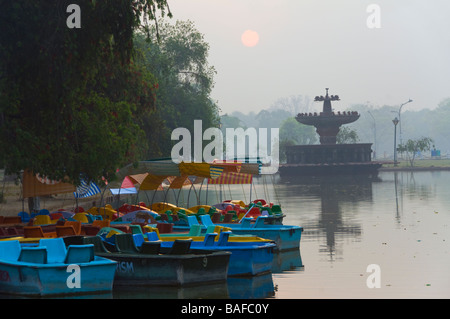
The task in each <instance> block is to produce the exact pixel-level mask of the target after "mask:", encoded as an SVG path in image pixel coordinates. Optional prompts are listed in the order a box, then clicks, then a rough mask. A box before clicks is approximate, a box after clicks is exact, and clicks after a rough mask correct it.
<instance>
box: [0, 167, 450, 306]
mask: <svg viewBox="0 0 450 319" xmlns="http://www.w3.org/2000/svg"><path fill="white" fill-rule="evenodd" d="M254 184H255V186H254V188H252V199H255V198H266V199H267V198H268V199H269V200H270V201H272V202H279V203H281V205H282V208H283V211H284V212H285V214H286V217H285V219H284V224H286V225H299V226H302V227H303V228H304V231H303V233H302V238H301V243H300V250H295V251H290V252H286V253H282V254H276V255H275V258H274V263H273V271H272V273H271V274H267V275H263V276H257V277H254V278H229V279H228V281H227V282H225V283H219V284H210V285H201V286H195V287H186V288H170V287H167V288H163V287H145V288H136V287H128V288H126V287H125V288H120V289H114V290H113V292H112V293H111V294H107V295H100V296H90V297H87V298H114V299H127V298H134V299H139V298H146V299H169V298H170V299H194V298H214V299H228V298H231V299H252V298H270V299H300V298H302V299H308V298H389V299H392V298H449V297H450V272H449V270H450V226H449V225H450V172H448V171H432V172H431V171H430V172H380V174H379V176H378V178H377V179H375V180H372V179H368V178H362V177H347V178H344V177H337V178H336V177H324V178H301V179H300V178H294V179H293V178H280V177H279V176H266V177H265V178H264V179H263V178H259V179H256V180H255V183H254ZM209 191H210V194H209V199H210V201H213V200H215V198H216V197H217V198H219V196H218V194H217V193H216V194H214V193H211V191H212V190H211V189H210V190H209ZM249 193H250V192H249V188H248V187H242V186H241V185H238V186H234V187H225V188H223V189H222V190H221V196H223V197H224V199H225V198H231V199H244V200H245V201H248V200H249V199H250V198H249ZM209 204H212V203H211V202H210V203H209ZM180 206H182V205H180ZM191 206H192V205H191ZM368 267H369V268H368ZM8 297H11V296H6V298H8ZM3 298H5V296H3Z"/></svg>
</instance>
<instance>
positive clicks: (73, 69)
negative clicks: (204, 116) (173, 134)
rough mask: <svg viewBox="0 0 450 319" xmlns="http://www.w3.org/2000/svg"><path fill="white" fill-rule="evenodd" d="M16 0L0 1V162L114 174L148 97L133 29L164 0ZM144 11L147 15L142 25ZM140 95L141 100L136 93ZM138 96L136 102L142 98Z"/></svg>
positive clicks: (135, 136) (126, 156) (52, 173)
mask: <svg viewBox="0 0 450 319" xmlns="http://www.w3.org/2000/svg"><path fill="white" fill-rule="evenodd" d="M71 3H72V1H69V0H60V1H57V2H56V3H55V2H51V1H50V2H49V1H43V0H35V1H28V0H16V1H6V2H3V3H2V10H0V30H2V32H1V33H0V162H1V164H2V165H3V166H4V167H5V169H6V172H7V173H16V174H18V173H19V172H20V171H21V170H23V169H31V170H32V171H34V172H35V173H39V174H41V175H45V176H47V177H49V178H52V179H61V178H64V177H68V178H69V180H70V181H73V182H74V183H78V182H79V176H80V173H83V174H85V176H86V177H87V178H88V179H95V180H98V179H100V177H102V176H113V175H114V172H115V170H116V169H117V167H119V166H120V165H123V164H124V163H126V162H128V161H130V160H133V159H135V158H136V156H137V152H136V149H137V148H136V145H137V142H138V140H139V136H140V130H139V127H138V126H137V125H136V122H135V116H136V115H137V114H140V113H142V111H143V110H142V108H149V107H150V108H151V107H152V106H153V104H154V99H153V94H152V92H151V91H152V82H153V79H152V77H151V75H150V74H146V75H144V74H142V73H139V72H138V70H136V68H135V67H134V66H133V65H132V62H133V33H134V32H135V31H136V30H139V29H144V30H147V29H148V28H149V24H148V23H151V22H152V21H155V19H156V15H157V13H158V12H159V13H160V14H161V15H165V14H166V13H167V14H168V15H171V13H170V10H169V8H168V5H167V2H166V0H139V1H137V0H134V1H130V0H114V1H113V0H102V1H98V0H97V1H96V0H78V1H77V4H78V5H79V7H80V10H81V28H74V29H72V28H69V27H68V26H67V24H66V20H67V18H68V16H69V14H68V13H67V12H66V9H67V7H68V6H69V5H70V4H71ZM142 20H144V21H146V22H147V23H146V24H144V25H143V24H142V23H141V21H142ZM138 98H139V99H138ZM139 100H140V101H139Z"/></svg>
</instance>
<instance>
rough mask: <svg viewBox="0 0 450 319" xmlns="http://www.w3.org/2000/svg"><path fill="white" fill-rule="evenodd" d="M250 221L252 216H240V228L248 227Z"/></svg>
mask: <svg viewBox="0 0 450 319" xmlns="http://www.w3.org/2000/svg"><path fill="white" fill-rule="evenodd" d="M251 221H252V218H250V217H244V218H242V220H241V227H242V228H249V227H250V222H251Z"/></svg>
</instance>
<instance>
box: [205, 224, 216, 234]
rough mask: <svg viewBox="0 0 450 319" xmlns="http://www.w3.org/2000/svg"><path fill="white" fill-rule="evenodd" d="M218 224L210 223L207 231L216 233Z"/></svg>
mask: <svg viewBox="0 0 450 319" xmlns="http://www.w3.org/2000/svg"><path fill="white" fill-rule="evenodd" d="M216 227H217V226H216V225H209V226H208V227H207V228H206V233H207V234H209V233H215V232H216Z"/></svg>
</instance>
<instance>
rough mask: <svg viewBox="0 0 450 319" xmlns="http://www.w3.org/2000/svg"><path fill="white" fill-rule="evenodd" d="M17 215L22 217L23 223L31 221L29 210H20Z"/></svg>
mask: <svg viewBox="0 0 450 319" xmlns="http://www.w3.org/2000/svg"><path fill="white" fill-rule="evenodd" d="M17 216H19V217H20V219H21V220H22V223H28V222H29V221H30V218H31V217H30V214H28V213H27V212H19V213H18V214H17Z"/></svg>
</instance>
